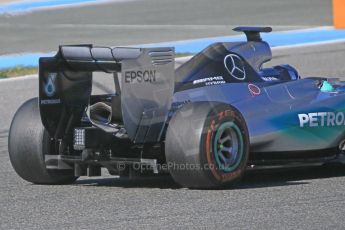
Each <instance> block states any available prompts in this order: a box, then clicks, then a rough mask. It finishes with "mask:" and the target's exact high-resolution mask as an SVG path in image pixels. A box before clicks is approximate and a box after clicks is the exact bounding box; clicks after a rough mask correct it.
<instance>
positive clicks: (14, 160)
mask: <svg viewBox="0 0 345 230" xmlns="http://www.w3.org/2000/svg"><path fill="white" fill-rule="evenodd" d="M50 143H51V141H50V137H49V135H48V132H47V131H46V130H45V128H44V126H43V125H42V122H41V117H40V112H39V108H38V99H37V98H33V99H30V100H28V101H27V102H25V103H24V104H23V105H22V106H21V107H20V108H19V109H18V111H17V112H16V114H15V115H14V118H13V120H12V124H11V128H10V132H9V138H8V151H9V155H10V161H11V164H12V166H13V168H14V170H15V171H16V172H17V174H18V175H19V176H20V177H21V178H23V179H24V180H26V181H29V182H32V183H35V184H69V183H73V182H74V181H75V180H76V179H77V178H76V177H75V176H74V172H73V170H48V169H47V168H46V165H45V161H44V155H45V154H47V153H49V151H50V145H51V144H50Z"/></svg>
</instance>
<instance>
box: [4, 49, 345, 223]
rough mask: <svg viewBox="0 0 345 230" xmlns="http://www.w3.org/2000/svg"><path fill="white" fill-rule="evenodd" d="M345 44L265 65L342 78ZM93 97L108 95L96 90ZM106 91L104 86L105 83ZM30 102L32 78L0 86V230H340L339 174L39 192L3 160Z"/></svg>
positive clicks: (100, 183) (344, 195) (89, 183)
mask: <svg viewBox="0 0 345 230" xmlns="http://www.w3.org/2000/svg"><path fill="white" fill-rule="evenodd" d="M344 54H345V43H339V44H332V45H322V46H312V47H304V48H289V49H283V50H279V49H278V50H277V49H276V50H274V56H275V59H274V61H273V62H271V64H280V63H290V64H292V65H294V66H295V67H296V68H298V69H299V70H300V73H301V75H303V76H332V77H341V76H344V77H343V78H342V79H345V66H344V64H343V60H344ZM107 81H110V80H109V79H108V80H105V78H100V79H99V80H98V83H97V84H96V85H95V88H94V89H95V92H96V93H101V92H102V91H104V90H105V91H107V90H110V89H109V88H101V87H100V84H99V83H102V82H103V83H104V82H107ZM107 85H109V84H107ZM36 95H37V78H35V77H31V78H26V79H20V80H10V81H6V80H5V81H1V82H0V99H1V102H2V106H1V108H0V114H1V120H0V127H2V128H1V130H0V229H23V228H26V229H30V228H32V229H116V228H120V227H121V228H128V229H133V228H150V229H161V228H168V229H175V228H205V229H206V228H208V229H209V228H211V229H212V228H217V229H224V228H226V229H343V227H344V226H345V220H344V218H343V217H344V211H345V208H344V207H345V189H344V186H345V167H344V166H328V167H315V168H302V169H295V170H283V171H252V172H248V173H247V174H246V175H245V177H244V180H243V181H242V182H241V183H240V184H239V185H237V186H236V187H234V188H232V189H226V190H188V189H184V188H179V187H178V186H177V185H176V184H175V183H174V182H173V181H172V180H171V179H170V178H169V177H159V178H146V179H145V178H142V179H135V180H126V179H117V178H111V177H107V176H105V177H100V178H86V177H83V178H80V179H79V180H78V181H77V182H76V183H75V184H73V185H63V186H40V185H33V184H30V183H28V182H26V181H23V180H22V179H20V178H19V177H18V176H17V175H16V174H15V172H14V171H13V169H12V167H11V165H10V162H9V157H8V150H7V138H8V129H9V124H10V120H11V118H12V116H13V114H14V112H15V110H16V109H17V107H18V106H19V105H20V104H21V103H22V102H23V101H25V100H26V99H28V98H31V97H34V96H36Z"/></svg>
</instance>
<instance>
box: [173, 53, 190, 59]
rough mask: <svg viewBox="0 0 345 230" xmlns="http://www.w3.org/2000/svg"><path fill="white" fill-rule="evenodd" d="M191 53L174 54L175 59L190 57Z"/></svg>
mask: <svg viewBox="0 0 345 230" xmlns="http://www.w3.org/2000/svg"><path fill="white" fill-rule="evenodd" d="M192 55H193V54H192V53H176V54H175V57H176V58H180V57H188V56H192Z"/></svg>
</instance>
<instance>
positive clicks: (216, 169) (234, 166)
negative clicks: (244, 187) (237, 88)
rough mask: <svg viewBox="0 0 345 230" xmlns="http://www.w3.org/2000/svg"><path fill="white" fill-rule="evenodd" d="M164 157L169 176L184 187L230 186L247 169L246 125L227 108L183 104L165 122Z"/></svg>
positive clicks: (215, 105) (218, 104)
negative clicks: (168, 121) (166, 126)
mask: <svg viewBox="0 0 345 230" xmlns="http://www.w3.org/2000/svg"><path fill="white" fill-rule="evenodd" d="M165 154H166V159H167V163H168V166H169V171H170V174H171V175H172V177H173V179H174V180H175V181H176V182H177V183H178V184H180V185H182V186H184V187H188V188H219V187H225V186H229V185H232V184H233V183H234V182H236V181H238V180H239V179H240V178H241V176H242V175H243V172H244V171H245V169H246V167H247V161H248V157H249V136H248V130H247V126H246V124H245V121H244V119H243V117H242V115H241V114H240V112H239V111H237V110H236V109H235V108H233V107H231V106H229V105H225V104H220V103H216V104H215V103H208V102H197V103H190V104H187V105H185V106H184V107H182V108H181V109H180V110H178V111H177V112H176V114H175V115H174V116H173V117H172V119H171V121H170V123H169V126H168V130H167V135H166V141H165Z"/></svg>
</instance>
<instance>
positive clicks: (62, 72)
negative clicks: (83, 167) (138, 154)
mask: <svg viewBox="0 0 345 230" xmlns="http://www.w3.org/2000/svg"><path fill="white" fill-rule="evenodd" d="M174 60H175V52H174V48H125V47H115V48H111V47H92V46H91V45H80V46H60V48H59V51H58V52H57V54H56V55H55V56H54V57H50V58H40V61H39V105H40V113H41V118H42V123H43V125H44V126H45V127H46V129H47V130H48V132H49V133H50V135H51V136H53V137H55V138H63V136H64V135H65V134H66V132H68V129H69V128H70V127H73V126H75V125H77V124H78V122H80V119H81V116H82V114H83V113H84V111H85V109H86V107H87V106H88V105H89V102H90V96H91V88H92V77H93V76H92V73H93V72H95V71H102V72H106V73H112V74H113V76H114V79H115V87H116V91H117V92H116V93H117V94H120V95H118V96H120V97H121V110H122V119H123V124H124V127H125V129H126V131H127V134H128V136H129V137H130V139H131V140H132V141H134V142H136V143H145V142H156V141H159V140H160V138H161V136H162V131H163V129H164V125H165V121H166V119H167V114H168V111H169V109H170V105H171V100H172V96H173V91H174V78H175V76H174V75H175V70H174Z"/></svg>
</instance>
